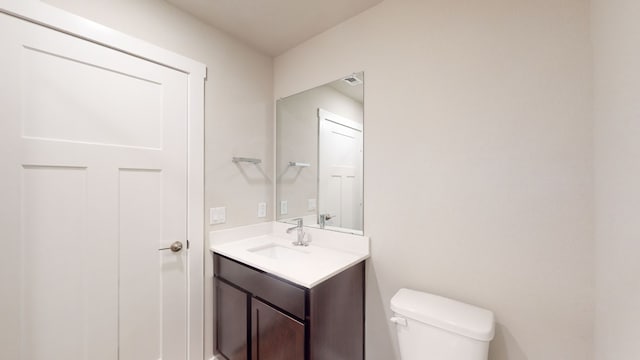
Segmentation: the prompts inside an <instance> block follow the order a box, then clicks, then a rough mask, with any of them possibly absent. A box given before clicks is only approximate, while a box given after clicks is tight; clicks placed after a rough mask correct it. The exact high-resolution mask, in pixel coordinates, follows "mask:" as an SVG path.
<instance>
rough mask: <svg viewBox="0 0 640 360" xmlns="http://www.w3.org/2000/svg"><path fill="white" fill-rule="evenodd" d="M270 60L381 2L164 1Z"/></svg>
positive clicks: (295, 0) (322, 0) (284, 0)
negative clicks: (247, 45) (241, 42)
mask: <svg viewBox="0 0 640 360" xmlns="http://www.w3.org/2000/svg"><path fill="white" fill-rule="evenodd" d="M167 1H168V2H170V3H172V4H173V5H175V6H176V7H178V8H180V9H182V10H184V11H186V12H188V13H190V14H192V15H194V16H196V17H198V18H200V19H201V20H203V21H205V22H207V23H209V24H211V25H212V26H214V27H216V28H218V29H220V30H222V31H224V32H226V33H228V34H231V35H232V36H234V37H236V38H238V39H240V40H242V41H244V42H245V43H247V44H249V45H250V46H252V47H254V48H256V49H258V50H260V51H262V52H264V53H266V54H269V55H271V56H277V55H280V54H282V53H283V52H285V51H286V50H288V49H291V48H292V47H294V46H296V45H298V44H300V43H301V42H303V41H305V40H307V39H309V38H311V37H313V36H315V35H317V34H320V33H321V32H323V31H325V30H327V29H329V28H331V27H333V26H335V25H337V24H339V23H341V22H343V21H345V20H346V19H348V18H350V17H353V16H354V15H356V14H359V13H361V12H362V11H364V10H366V9H368V8H370V7H372V6H374V5H376V4H378V3H380V2H382V0H167Z"/></svg>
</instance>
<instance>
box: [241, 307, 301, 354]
mask: <svg viewBox="0 0 640 360" xmlns="http://www.w3.org/2000/svg"><path fill="white" fill-rule="evenodd" d="M251 311H252V312H251V314H252V319H251V348H252V352H251V354H252V355H251V358H252V360H303V359H304V324H303V323H301V322H299V321H297V320H295V319H293V318H291V317H289V316H287V315H285V314H283V313H281V312H279V311H278V310H276V309H274V308H272V307H271V306H269V305H267V304H265V303H263V302H261V301H260V300H257V299H255V298H253V299H252V300H251Z"/></svg>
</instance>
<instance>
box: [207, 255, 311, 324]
mask: <svg viewBox="0 0 640 360" xmlns="http://www.w3.org/2000/svg"><path fill="white" fill-rule="evenodd" d="M214 271H215V274H216V276H218V277H220V278H223V279H225V280H227V281H229V282H231V283H233V284H235V285H237V286H239V287H241V288H243V289H245V290H246V291H247V292H249V293H251V294H252V295H253V296H255V297H258V298H260V299H263V300H264V301H266V302H268V303H270V304H272V305H274V306H276V307H279V308H280V309H282V310H284V311H286V312H288V313H290V314H291V315H293V316H295V317H297V318H299V319H302V320H304V317H305V316H304V315H305V291H304V289H301V288H299V287H296V286H295V285H292V284H289V283H287V282H285V281H283V280H280V279H277V278H275V277H273V276H271V275H269V274H267V273H265V272H262V271H259V270H255V269H253V268H250V267H248V266H246V265H243V264H240V263H238V262H236V261H234V260H231V259H228V258H225V257H222V256H220V255H218V254H214Z"/></svg>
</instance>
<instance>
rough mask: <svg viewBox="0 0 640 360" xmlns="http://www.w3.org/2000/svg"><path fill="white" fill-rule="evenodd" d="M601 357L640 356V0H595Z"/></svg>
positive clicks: (598, 341) (598, 331) (598, 352)
mask: <svg viewBox="0 0 640 360" xmlns="http://www.w3.org/2000/svg"><path fill="white" fill-rule="evenodd" d="M591 4H592V20H593V28H592V31H593V40H594V55H595V56H594V60H595V61H594V69H595V77H594V89H595V91H594V95H595V96H594V105H595V106H594V113H595V124H596V126H595V130H596V132H595V133H596V162H595V169H596V254H597V257H596V290H597V295H596V327H595V348H596V351H595V353H596V356H595V358H596V359H598V360H612V359H615V360H635V359H640V347H639V346H638V334H640V309H638V305H639V304H640V241H639V237H640V227H639V225H640V220H639V219H638V214H640V22H639V21H638V19H639V17H640V2H638V1H637V0H593V1H592V2H591Z"/></svg>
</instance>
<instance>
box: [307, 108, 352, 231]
mask: <svg viewBox="0 0 640 360" xmlns="http://www.w3.org/2000/svg"><path fill="white" fill-rule="evenodd" d="M318 123H319V141H318V147H319V149H318V164H319V165H318V195H319V196H318V199H319V203H318V215H319V216H324V217H325V218H326V220H325V226H331V227H339V228H348V229H354V230H362V175H361V174H362V160H363V156H362V154H363V153H362V124H360V123H357V122H355V121H353V120H350V119H347V118H345V117H342V116H340V115H337V114H333V113H331V112H329V111H326V110H323V109H318Z"/></svg>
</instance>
